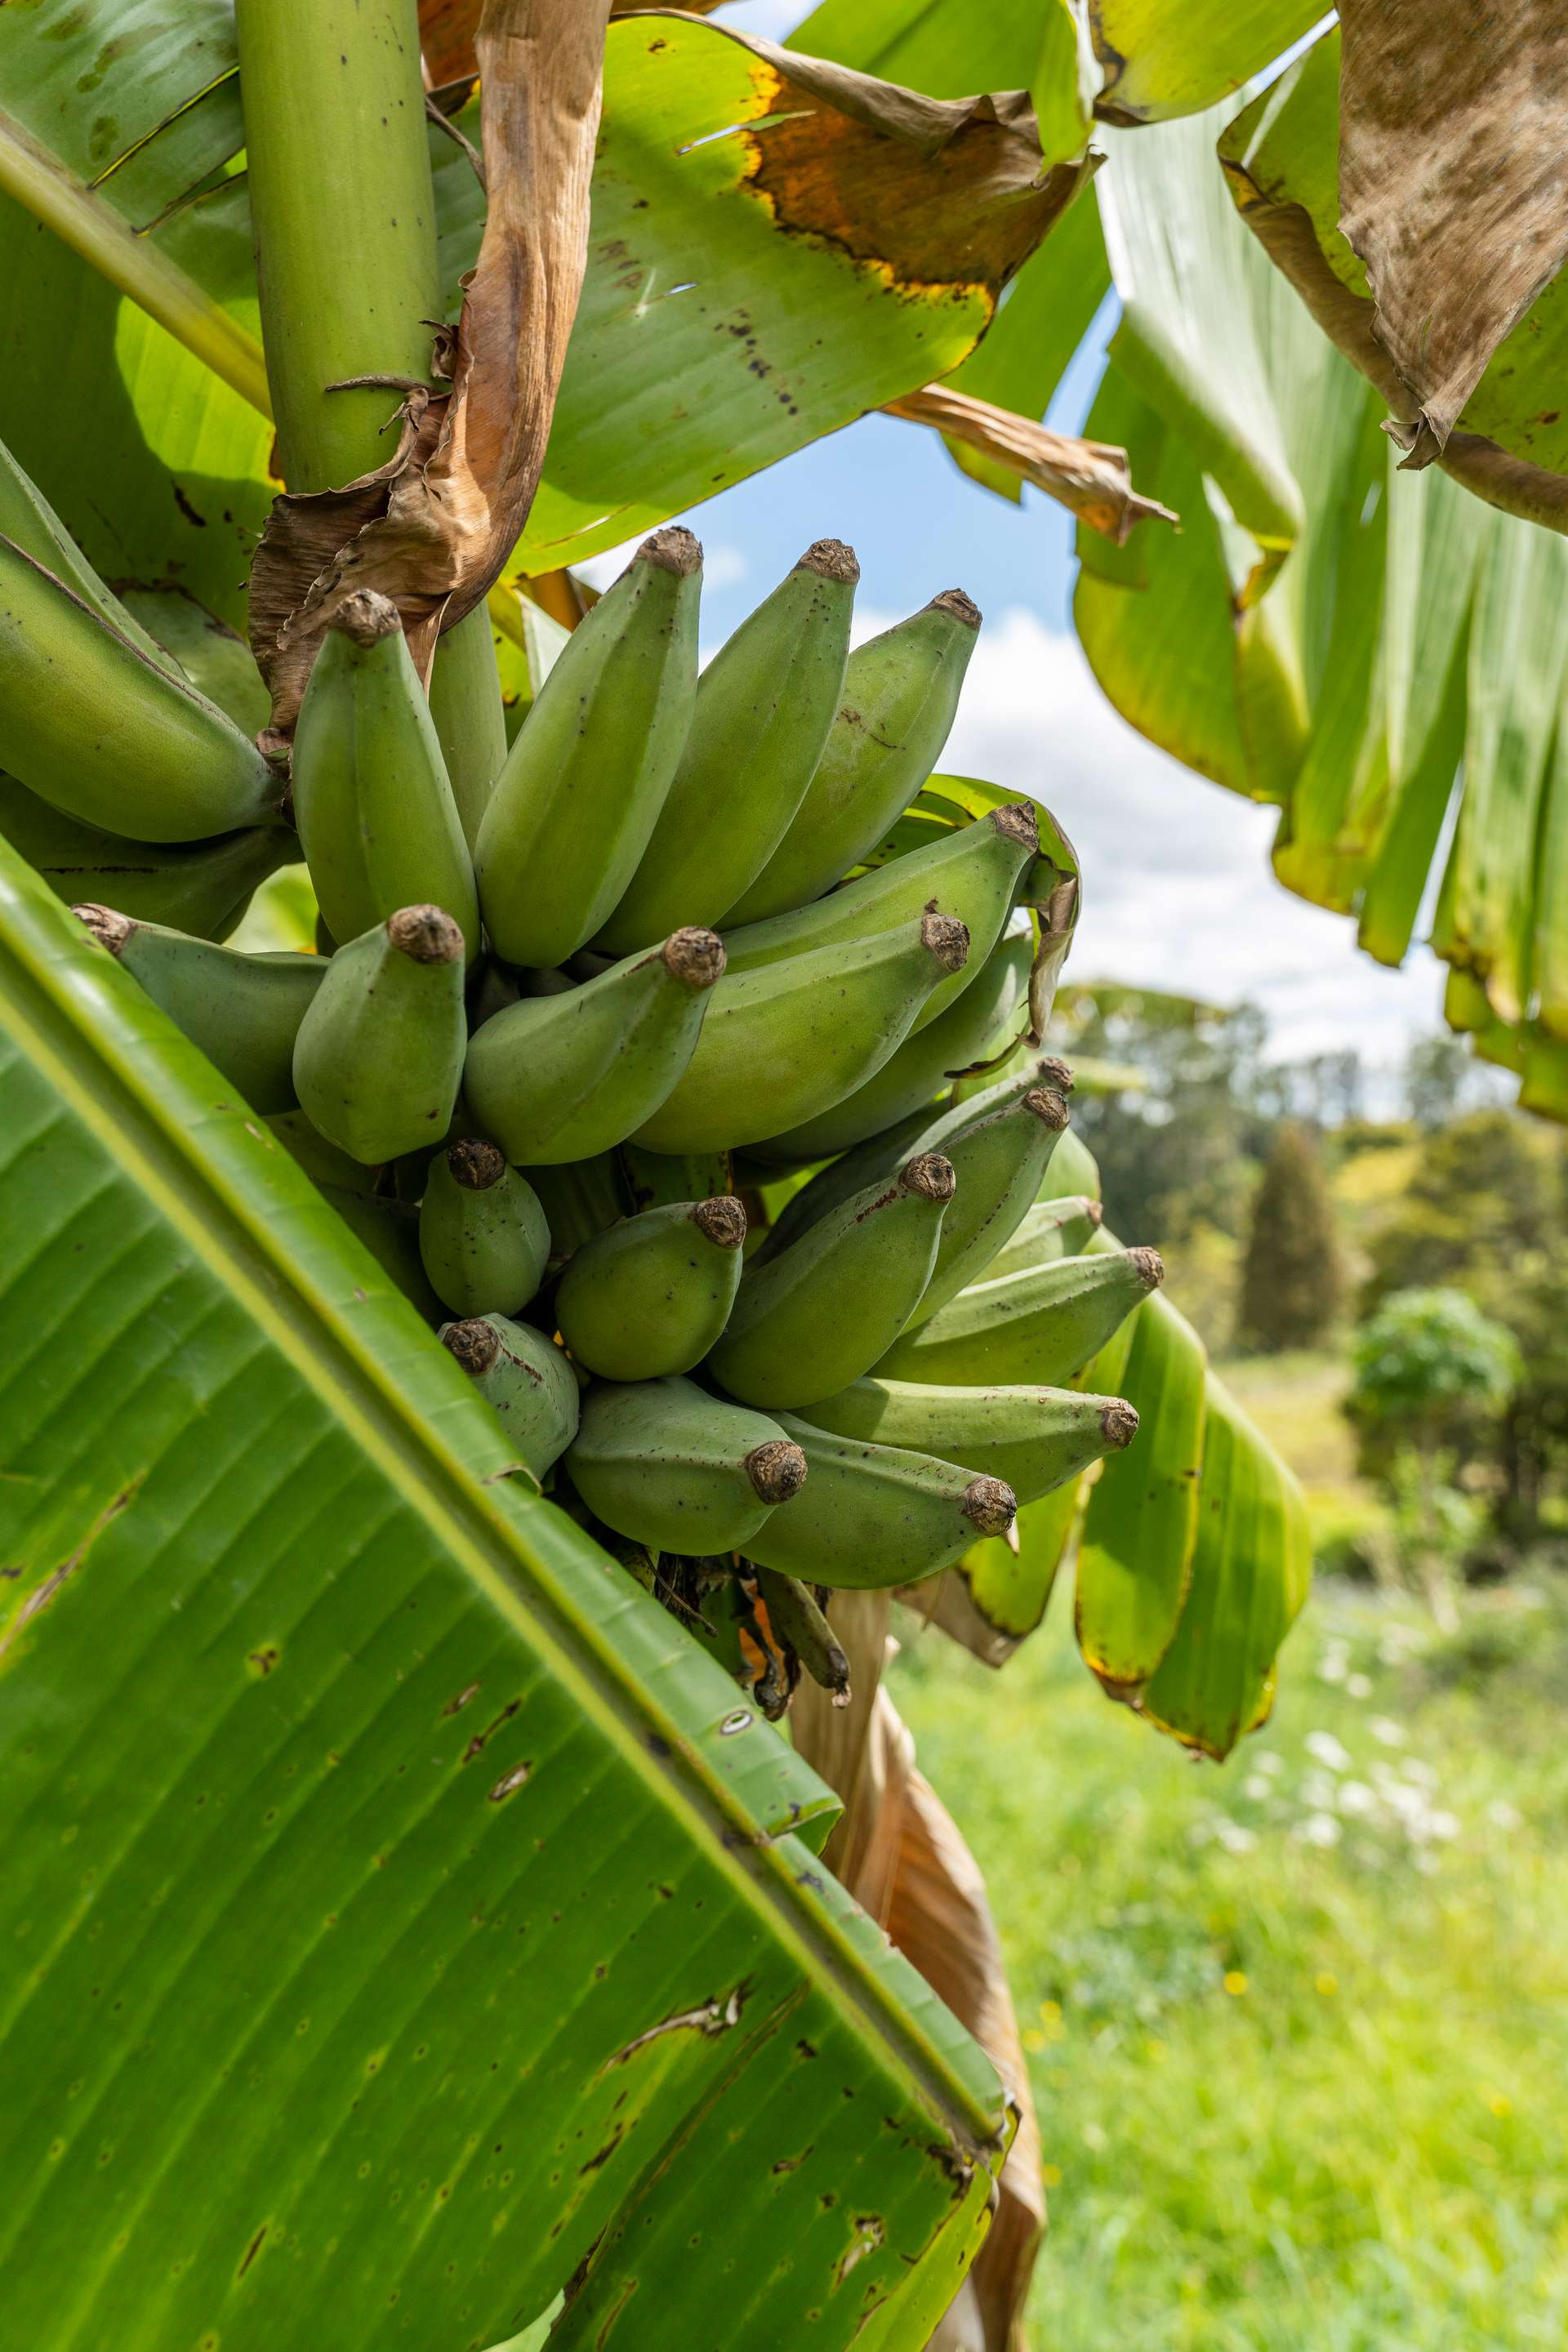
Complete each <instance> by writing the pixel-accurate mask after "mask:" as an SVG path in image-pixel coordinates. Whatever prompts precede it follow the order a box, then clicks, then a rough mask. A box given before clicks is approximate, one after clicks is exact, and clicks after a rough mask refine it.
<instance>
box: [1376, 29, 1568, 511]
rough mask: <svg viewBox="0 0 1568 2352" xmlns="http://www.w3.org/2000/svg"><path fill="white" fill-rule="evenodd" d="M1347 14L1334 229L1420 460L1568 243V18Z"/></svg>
mask: <svg viewBox="0 0 1568 2352" xmlns="http://www.w3.org/2000/svg"><path fill="white" fill-rule="evenodd" d="M1340 24H1341V28H1342V43H1343V46H1342V65H1341V71H1340V207H1341V219H1340V226H1341V228H1342V231H1343V233H1344V236H1345V237H1346V239H1347V241H1348V242H1349V244H1350V246H1351V247H1352V250H1353V251H1354V252H1356V253H1358V254H1359V255H1360V256H1361V257H1362V259H1363V261H1364V263H1365V264H1366V271H1367V279H1368V283H1369V285H1370V287H1371V289H1372V295H1373V303H1374V305H1375V312H1376V316H1375V320H1374V324H1373V331H1374V333H1375V334H1376V336H1377V339H1378V341H1380V343H1381V344H1382V345H1383V347H1384V351H1385V352H1387V353H1388V356H1389V358H1390V360H1391V361H1392V362H1393V365H1394V373H1395V375H1396V376H1397V378H1398V380H1399V383H1400V384H1401V385H1402V386H1403V388H1404V390H1405V393H1406V394H1407V395H1408V401H1409V407H1408V410H1407V411H1406V412H1405V413H1404V414H1402V415H1400V416H1399V417H1398V418H1397V420H1396V422H1395V424H1394V425H1391V427H1390V430H1391V431H1393V432H1394V437H1395V439H1396V440H1397V441H1398V442H1399V444H1400V446H1401V447H1402V448H1405V449H1406V450H1408V452H1409V456H1408V457H1406V459H1405V464H1406V465H1407V466H1411V467H1420V466H1427V465H1430V464H1431V463H1432V461H1433V459H1434V458H1436V457H1441V456H1442V454H1443V451H1444V448H1445V447H1446V446H1447V441H1448V437H1449V436H1450V434H1451V433H1452V432H1453V429H1454V426H1455V424H1456V422H1457V421H1458V416H1459V414H1460V412H1461V410H1462V409H1463V407H1464V405H1465V403H1466V402H1467V400H1468V398H1469V396H1470V394H1471V393H1472V392H1473V391H1474V390H1475V387H1476V385H1477V384H1478V383H1479V381H1480V378H1481V376H1482V374H1483V373H1485V370H1486V367H1487V364H1488V362H1489V360H1490V358H1491V356H1492V353H1493V352H1495V351H1496V349H1497V347H1498V345H1499V344H1500V342H1501V341H1502V340H1503V338H1504V336H1505V335H1507V334H1508V333H1509V331H1510V329H1511V328H1513V327H1514V326H1516V325H1517V324H1518V322H1519V320H1521V318H1522V317H1523V315H1524V313H1525V312H1526V310H1529V308H1530V306H1531V303H1532V302H1533V301H1534V300H1535V299H1536V297H1537V296H1538V295H1539V294H1540V293H1541V291H1542V288H1543V287H1545V286H1546V285H1548V284H1549V283H1550V282H1551V280H1552V278H1554V277H1555V276H1556V274H1557V272H1558V270H1559V269H1560V268H1562V265H1563V257H1564V254H1565V253H1568V13H1565V12H1564V10H1563V6H1562V5H1561V0H1342V5H1341V8H1340Z"/></svg>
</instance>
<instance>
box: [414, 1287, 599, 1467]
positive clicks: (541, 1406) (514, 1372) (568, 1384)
mask: <svg viewBox="0 0 1568 2352" xmlns="http://www.w3.org/2000/svg"><path fill="white" fill-rule="evenodd" d="M437 1337H438V1338H439V1339H440V1342H441V1345H442V1346H443V1347H444V1348H445V1349H447V1351H448V1353H449V1354H451V1355H452V1356H454V1357H456V1359H457V1360H458V1363H459V1364H461V1366H462V1368H463V1370H464V1371H466V1372H467V1373H468V1378H469V1379H470V1380H471V1381H473V1383H474V1386H475V1387H476V1388H477V1389H478V1390H479V1394H480V1395H481V1396H482V1397H483V1398H484V1400H485V1402H486V1403H487V1404H488V1405H490V1406H491V1407H493V1409H494V1410H495V1412H498V1413H499V1414H500V1417H501V1419H502V1421H504V1422H505V1423H506V1426H507V1432H508V1434H509V1435H510V1438H511V1442H512V1444H514V1445H515V1446H516V1448H517V1452H518V1458H519V1460H520V1461H521V1462H523V1463H525V1464H526V1465H527V1466H528V1468H529V1469H530V1470H531V1471H532V1473H533V1475H534V1476H535V1477H536V1478H542V1477H543V1475H544V1474H545V1472H546V1471H547V1470H548V1469H550V1468H551V1467H552V1465H553V1464H555V1463H557V1462H558V1461H559V1460H560V1459H561V1456H562V1455H563V1454H564V1453H565V1451H566V1449H567V1447H568V1446H569V1445H570V1444H571V1443H572V1440H573V1439H574V1437H575V1436H576V1434H577V1423H578V1418H579V1414H580V1412H581V1402H580V1398H579V1393H578V1388H577V1377H576V1374H575V1373H574V1371H573V1370H572V1367H571V1365H570V1364H569V1363H568V1362H567V1360H566V1358H565V1357H564V1355H563V1353H562V1351H561V1349H559V1348H558V1347H557V1346H556V1345H555V1342H554V1340H553V1339H546V1338H545V1336H544V1334H543V1332H542V1331H535V1330H532V1329H531V1328H530V1327H529V1325H528V1324H526V1323H514V1322H512V1321H511V1319H510V1317H508V1316H505V1315H480V1316H475V1317H472V1318H468V1319H467V1320H465V1321H463V1322H461V1323H443V1324H442V1326H441V1328H440V1331H439V1333H438V1334H437Z"/></svg>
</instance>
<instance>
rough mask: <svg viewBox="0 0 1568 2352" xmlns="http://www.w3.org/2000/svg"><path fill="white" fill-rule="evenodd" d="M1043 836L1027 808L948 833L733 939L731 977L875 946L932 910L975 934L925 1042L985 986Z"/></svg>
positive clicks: (938, 995) (920, 1020)
mask: <svg viewBox="0 0 1568 2352" xmlns="http://www.w3.org/2000/svg"><path fill="white" fill-rule="evenodd" d="M1039 839H1040V835H1039V826H1038V824H1037V821H1036V817H1035V812H1034V810H1033V808H1032V807H1031V806H1030V805H1029V803H1027V802H1026V801H1015V802H1009V803H1006V805H1005V806H1004V807H1002V808H999V809H993V810H992V811H991V813H990V814H989V815H988V816H983V817H976V818H975V820H974V822H973V824H966V825H963V826H962V827H960V828H958V829H957V830H955V831H953V832H951V833H944V834H942V835H940V836H939V838H938V839H937V840H936V841H934V842H932V843H931V845H930V847H929V848H925V849H916V850H911V851H910V853H909V855H908V856H905V857H895V858H893V859H892V860H891V861H890V862H889V864H888V865H886V866H876V867H874V868H873V870H872V871H871V872H870V873H869V874H862V875H859V876H858V877H857V878H856V879H855V880H854V881H853V882H846V883H844V884H843V885H842V886H841V887H839V888H838V889H837V890H830V891H829V892H828V894H827V896H826V898H817V899H815V900H814V901H813V902H812V904H811V905H810V906H807V907H797V908H794V909H793V910H792V911H791V912H790V913H789V914H787V915H773V916H771V917H770V918H769V919H768V920H767V921H766V922H761V923H748V924H746V925H744V926H743V927H742V929H739V930H731V931H727V932H726V933H725V935H724V945H725V948H726V950H728V953H729V958H730V970H731V972H740V971H760V970H761V968H762V966H763V965H764V964H769V963H777V962H778V961H780V960H781V959H782V958H783V957H784V956H791V955H804V954H806V953H808V952H809V951H810V950H812V949H813V948H825V947H830V946H839V945H844V944H847V943H848V942H851V941H853V940H864V939H868V938H869V937H870V936H871V934H872V933H873V932H874V931H886V930H891V929H895V928H896V927H897V925H898V924H900V923H902V922H909V921H912V920H913V919H914V918H915V917H916V916H917V915H919V914H920V913H921V910H922V909H923V908H932V909H933V910H934V911H935V912H936V913H938V914H941V915H951V916H952V918H953V919H954V920H955V921H957V922H960V923H963V925H964V926H965V928H966V929H967V930H968V932H969V961H968V962H967V963H966V964H965V965H964V966H963V970H962V971H956V972H954V973H953V974H952V978H951V979H948V980H944V981H943V982H942V984H941V986H940V987H938V988H933V989H932V991H931V995H930V996H929V997H928V998H927V1000H926V1003H925V1004H924V1006H923V1008H922V1009H921V1012H920V1013H918V1014H917V1015H916V1017H915V1022H914V1025H913V1027H912V1028H911V1029H910V1035H911V1037H912V1036H918V1035H919V1034H920V1032H921V1030H922V1029H924V1028H926V1027H927V1026H928V1025H929V1024H931V1022H932V1021H934V1020H936V1019H937V1018H938V1016H939V1015H940V1014H941V1013H943V1012H944V1011H945V1010H946V1008H947V1006H948V1005H949V1004H951V1003H952V1001H953V999H954V998H955V997H956V996H960V995H962V994H963V990H964V988H965V986H966V985H967V984H968V983H969V982H971V981H973V980H974V979H975V978H977V977H978V975H979V973H980V972H981V971H982V970H983V969H984V963H985V959H986V958H987V956H989V954H990V953H991V950H992V949H993V948H994V946H995V944H996V942H997V940H999V939H1000V938H1001V936H1002V929H1003V926H1004V924H1005V922H1006V920H1007V918H1008V916H1009V915H1010V914H1011V913H1012V911H1013V901H1014V898H1016V895H1017V889H1018V884H1019V881H1020V878H1021V877H1022V876H1023V875H1024V873H1025V871H1026V868H1027V867H1028V866H1030V864H1031V863H1032V862H1033V860H1034V857H1035V856H1036V853H1037V850H1038V847H1039Z"/></svg>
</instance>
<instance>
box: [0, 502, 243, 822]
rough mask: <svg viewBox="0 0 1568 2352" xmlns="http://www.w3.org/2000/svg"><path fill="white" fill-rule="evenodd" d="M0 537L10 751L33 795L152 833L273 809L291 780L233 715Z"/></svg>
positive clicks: (1, 666)
mask: <svg viewBox="0 0 1568 2352" xmlns="http://www.w3.org/2000/svg"><path fill="white" fill-rule="evenodd" d="M141 640H142V632H140V631H138V632H137V635H136V636H134V637H132V636H127V635H123V634H122V632H121V630H120V629H119V628H117V627H115V626H114V625H112V624H111V623H110V622H109V621H107V620H105V619H104V618H103V616H102V614H100V613H98V612H95V611H94V609H93V607H92V606H91V605H90V604H85V603H84V602H83V601H82V599H81V598H80V597H79V596H78V595H76V594H74V593H72V591H71V590H70V589H69V588H68V587H66V586H65V585H64V584H63V583H61V582H60V581H58V579H56V577H55V575H54V574H53V572H47V571H45V569H44V568H43V566H42V565H41V564H39V563H36V562H34V561H33V558H32V557H31V556H30V555H27V554H26V553H25V552H24V551H23V550H22V549H21V548H20V547H18V546H17V545H16V541H13V540H9V539H5V538H0V747H3V750H4V757H5V765H6V767H7V769H8V770H9V771H10V772H11V773H12V774H13V775H15V776H16V777H18V778H19V779H20V781H21V782H23V783H24V784H26V786H27V788H28V790H29V791H30V792H35V793H37V794H38V796H39V798H40V799H42V800H46V801H47V802H48V803H49V804H50V806H51V807H53V808H58V809H62V810H63V811H64V812H65V814H67V815H68V816H74V817H77V818H79V819H80V821H81V822H82V823H83V824H95V825H101V826H103V827H105V828H106V829H107V830H110V831H113V830H121V831H124V832H126V833H127V834H130V835H134V836H135V837H136V838H138V839H140V840H142V841H206V840H210V839H211V837H212V836H213V835H215V834H218V833H228V832H231V831H233V830H234V828H235V827H237V826H238V825H247V824H260V823H262V822H263V821H264V820H266V819H268V818H271V817H273V816H275V815H276V814H277V813H278V808H279V802H280V800H281V797H282V779H281V777H280V776H279V774H278V773H277V772H275V771H274V770H273V768H272V767H271V766H270V765H269V763H268V761H266V760H264V759H263V758H262V756H261V753H260V752H259V751H258V750H257V748H256V745H255V744H254V743H253V742H252V741H251V740H250V739H249V738H248V737H247V736H246V735H242V734H241V733H240V731H239V729H238V728H237V726H236V725H235V724H234V722H233V720H232V719H228V718H226V716H225V715H224V713H223V712H222V711H221V710H219V709H218V708H217V707H216V704H215V703H211V702H209V701H208V700H207V699H206V698H205V695H200V694H198V693H197V692H196V690H195V687H193V686H190V685H188V684H186V683H185V682H184V679H182V678H177V677H174V675H173V674H172V672H171V670H170V669H169V668H167V667H163V664H164V663H166V662H167V659H168V656H166V655H165V656H163V657H162V660H158V659H154V658H153V655H151V654H149V653H147V652H145V651H143V648H142V641H141Z"/></svg>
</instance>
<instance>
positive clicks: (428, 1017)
mask: <svg viewBox="0 0 1568 2352" xmlns="http://www.w3.org/2000/svg"><path fill="white" fill-rule="evenodd" d="M465 1034H466V1025H465V1023H464V1019H463V934H462V932H461V931H460V930H459V929H458V926H457V924H456V923H455V922H454V921H453V920H452V918H451V917H450V915H448V914H447V913H446V911H445V910H444V909H443V908H440V907H400V908H398V909H397V911H396V913H395V914H393V915H389V916H388V918H387V919H386V921H385V922H384V923H378V924H377V925H376V926H375V929H374V930H369V931H365V932H364V933H363V934H362V936H361V937H360V938H359V939H357V940H350V941H349V943H348V945H347V946H346V947H342V948H340V949H339V950H338V951H337V953H336V955H335V956H333V957H332V958H331V961H330V962H328V964H327V965H326V969H325V972H324V976H323V978H322V981H321V986H320V987H319V988H318V989H317V991H316V994H315V999H314V1001H313V1003H311V1005H310V1010H309V1012H308V1013H306V1015H305V1018H304V1019H303V1021H301V1023H300V1034H299V1036H298V1037H297V1038H296V1039H295V1042H294V1087H295V1092H296V1093H297V1094H298V1096H299V1098H300V1108H301V1109H302V1110H303V1111H304V1113H305V1116H306V1117H307V1118H309V1119H310V1123H311V1125H312V1126H313V1127H315V1128H317V1129H319V1130H320V1132H321V1134H322V1135H324V1136H325V1137H326V1139H327V1140H328V1142H329V1143H335V1144H336V1145H337V1146H338V1149H339V1150H341V1151H346V1152H347V1153H348V1155H349V1157H350V1159H351V1160H360V1161H362V1162H363V1164H364V1165H365V1166H367V1167H368V1166H370V1165H372V1164H373V1163H374V1161H377V1160H396V1159H398V1158H400V1157H401V1155H402V1154H403V1153H404V1152H405V1151H417V1150H419V1149H420V1147H421V1145H423V1144H424V1143H426V1141H427V1140H428V1139H429V1138H430V1137H431V1136H432V1135H436V1136H444V1135H445V1134H446V1133H447V1129H448V1127H449V1125H450V1122H451V1118H452V1111H453V1108H454V1106H455V1105H456V1103H457V1099H458V1081H459V1079H460V1078H461V1076H462V1074H463V1044H464V1038H465Z"/></svg>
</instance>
